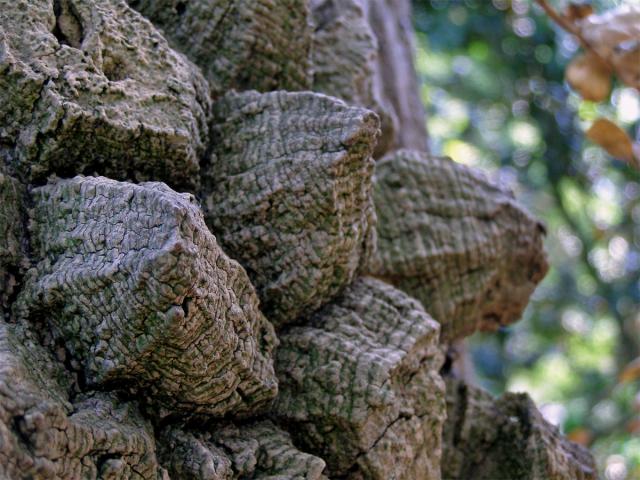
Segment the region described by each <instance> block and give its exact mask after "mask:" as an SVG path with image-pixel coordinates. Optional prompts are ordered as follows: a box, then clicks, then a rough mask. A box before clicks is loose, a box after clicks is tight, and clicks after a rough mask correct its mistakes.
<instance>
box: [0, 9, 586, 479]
mask: <svg viewBox="0 0 640 480" xmlns="http://www.w3.org/2000/svg"><path fill="white" fill-rule="evenodd" d="M130 6H133V7H135V8H136V9H138V10H139V11H140V12H143V13H144V14H145V15H147V16H148V17H149V18H150V19H151V20H152V21H153V22H154V23H155V25H156V26H154V25H152V23H151V22H150V21H148V20H147V19H145V18H144V17H143V16H142V14H140V13H139V12H138V11H136V10H134V9H133V8H131V7H130ZM160 29H161V30H162V32H161V31H160ZM164 35H166V36H167V38H168V40H165V38H164ZM411 35H412V32H411V26H410V18H409V1H408V0H400V1H395V0H394V1H391V0H278V1H276V0H255V1H251V0H183V1H178V0H158V1H151V0H129V2H128V4H127V3H126V2H125V0H104V1H98V0H33V1H31V0H0V118H2V121H0V282H1V283H0V478H7V479H9V480H14V479H25V480H26V479H30V480H33V479H35V480H40V479H43V480H44V479H49V478H56V479H62V480H67V479H68V480H75V479H91V480H93V479H98V478H99V479H150V480H151V479H156V480H171V479H173V480H177V479H190V478H193V479H205V480H206V479H208V480H230V479H234V480H236V479H237V480H241V479H242V480H248V479H260V480H290V479H300V480H302V479H306V480H327V479H328V478H334V479H353V480H391V479H393V480H418V479H419V480H440V479H441V474H440V470H441V464H442V468H443V472H444V478H449V477H447V475H451V476H452V477H451V478H459V479H461V480H463V479H467V478H469V479H470V478H474V479H476V478H478V479H479V480H482V479H491V480H495V479H496V475H497V476H499V475H503V474H504V475H508V476H510V477H506V478H509V480H511V479H512V478H524V479H525V480H527V479H530V480H542V479H545V480H547V479H548V478H550V479H551V480H568V479H570V478H571V479H573V478H576V479H584V480H591V479H592V478H594V475H595V474H594V469H593V460H592V458H591V457H590V455H589V454H588V452H586V451H584V450H582V449H580V448H578V447H576V446H574V445H572V444H570V443H569V442H567V441H566V440H565V439H563V438H562V437H561V436H559V434H558V432H557V431H556V430H554V429H553V428H552V427H550V426H549V425H548V424H546V423H545V422H544V421H543V420H542V419H541V417H540V415H539V413H538V412H537V410H535V407H534V406H533V404H532V402H531V401H530V400H529V399H528V398H527V397H524V396H518V395H511V394H510V395H505V396H504V397H503V398H501V399H499V400H494V399H491V398H490V397H488V396H487V395H486V394H484V393H483V392H481V391H476V390H475V389H472V388H471V387H466V386H456V387H455V388H450V389H449V391H448V398H447V401H448V405H445V392H444V383H443V380H442V378H441V377H440V375H439V372H440V371H441V368H445V367H444V366H443V354H442V352H443V351H444V350H446V347H447V345H446V344H447V343H448V342H450V341H451V340H453V339H455V338H457V337H460V336H462V335H466V334H469V333H471V332H473V331H474V330H475V329H476V328H490V327H495V326H497V325H500V324H504V323H508V322H511V321H514V320H516V319H517V317H518V316H519V314H520V311H521V310H522V308H524V305H525V304H526V301H527V299H528V296H529V294H530V293H531V291H532V290H533V288H534V287H535V284H536V283H537V281H538V280H539V279H540V278H541V277H542V276H543V275H544V272H545V271H546V261H545V259H544V254H543V252H542V246H541V242H542V235H543V228H542V227H541V225H540V224H539V223H538V222H537V221H535V220H534V219H533V218H531V217H530V216H529V215H528V214H527V213H526V212H525V211H524V210H523V209H522V207H520V206H519V205H518V204H517V203H516V202H515V201H514V200H513V197H512V196H511V194H510V193H509V192H506V191H504V190H503V189H501V188H500V187H499V186H496V185H493V184H491V183H490V182H488V181H487V180H486V179H485V178H484V177H483V176H482V175H480V174H478V173H477V172H475V171H473V170H471V169H468V168H466V167H462V166H459V165H456V164H453V163H452V162H450V161H448V160H444V159H437V158H434V157H429V156H428V155H427V154H426V153H419V152H410V151H395V152H394V153H392V154H390V155H389V156H388V157H386V158H385V159H383V160H380V161H379V162H378V163H377V165H375V164H374V161H373V159H372V156H375V157H376V158H378V156H380V155H381V154H382V153H383V152H385V151H387V150H389V149H390V150H392V151H393V150H394V149H397V148H398V147H411V148H415V149H418V150H425V149H426V148H427V145H426V142H427V137H426V131H425V128H424V127H425V126H424V111H423V110H422V107H421V103H420V96H419V90H418V82H417V79H416V78H415V71H414V68H413V63H412V58H411V54H412V53H411V49H412V46H411V42H412V37H411ZM170 45H171V46H173V47H175V48H176V49H178V50H180V51H182V53H177V52H176V51H174V50H173V49H172V47H171V46H170ZM183 54H184V56H183ZM187 57H188V58H189V59H190V60H189V59H187ZM192 61H193V62H194V63H195V64H192V63H191V62H192ZM196 64H197V65H198V66H196ZM200 69H202V71H201V70H200ZM314 69H315V74H314ZM308 88H312V89H315V90H320V91H321V92H324V93H328V94H331V95H334V96H335V97H340V98H342V99H343V100H344V101H343V100H340V99H338V98H334V97H330V96H327V95H326V94H323V93H313V92H301V91H299V90H306V89H308ZM281 89H286V90H281ZM256 90H259V91H263V93H259V92H258V91H256ZM273 90H276V91H273ZM288 90H291V91H296V92H291V91H288ZM212 98H213V99H214V100H215V102H214V103H212V100H211V99H212ZM345 101H346V102H349V103H350V104H355V106H350V105H349V104H347V103H345ZM369 108H370V109H372V110H374V111H370V110H368V109H369ZM376 113H377V115H376ZM379 117H380V118H381V121H382V137H380V119H379ZM378 140H379V142H378V143H377V146H376V141H378ZM374 170H375V178H374ZM83 175H107V176H108V177H111V178H106V177H100V176H83ZM160 181H164V182H165V183H167V184H169V186H167V185H166V184H165V183H159V182H160ZM374 187H375V190H374ZM176 189H177V190H180V191H183V190H184V191H187V192H191V193H197V194H198V195H200V198H201V199H202V201H203V206H202V207H201V206H200V205H199V204H198V203H197V201H196V199H195V197H194V196H193V195H190V194H189V193H178V192H177V191H176ZM374 201H375V207H374ZM376 209H377V211H378V214H379V216H380V219H381V221H380V225H379V226H378V228H377V229H376ZM209 228H210V229H211V230H209ZM376 232H378V234H379V238H376ZM214 235H215V237H214ZM218 242H219V243H218ZM376 246H377V247H378V248H379V253H377V254H376V253H375V250H376ZM223 249H224V251H223ZM245 269H246V270H245ZM368 271H369V272H372V273H373V274H375V275H377V276H379V277H383V278H384V280H386V281H388V282H390V283H385V281H383V280H382V279H375V278H372V277H363V275H364V274H366V273H367V272H368ZM391 283H393V284H395V287H394V286H392V285H391ZM402 290H404V292H403V291H402ZM408 294H410V295H414V296H416V299H413V298H411V297H410V296H408ZM507 294H508V297H507ZM420 302H423V303H424V306H423V304H422V303H420ZM427 311H428V312H430V314H432V315H433V316H434V317H435V318H436V319H438V320H440V322H441V323H442V326H440V325H438V323H437V322H436V321H435V320H433V319H432V317H431V316H430V315H429V314H427V313H426V312H427ZM263 312H264V313H263ZM265 314H266V316H265ZM267 318H268V319H269V320H272V321H273V324H272V323H271V322H270V321H268V320H267ZM273 325H275V326H276V327H277V328H278V331H279V335H280V341H281V342H282V344H281V347H280V348H279V349H277V350H276V346H277V344H278V343H279V340H278V338H276V334H275V330H274V326H273ZM441 330H442V333H443V335H442V336H443V342H444V343H445V344H444V345H442V344H441V343H439V332H440V331H441ZM450 353H453V350H452V349H450ZM274 355H275V356H277V358H274ZM274 360H277V362H276V365H275V367H274ZM276 369H277V375H276ZM446 369H448V370H447V371H451V366H450V365H449V366H446ZM454 371H455V369H454ZM279 385H280V386H279ZM278 389H280V392H279V393H278ZM445 407H447V408H448V409H449V414H450V415H449V421H448V423H447V424H446V425H445V430H444V442H445V446H446V450H445V452H444V457H443V458H442V459H441V456H442V442H443V436H442V430H443V425H444V424H445V414H446V408H445ZM441 460H442V462H441ZM476 473H477V474H478V475H480V476H476Z"/></svg>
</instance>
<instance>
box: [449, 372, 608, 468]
mask: <svg viewBox="0 0 640 480" xmlns="http://www.w3.org/2000/svg"><path fill="white" fill-rule="evenodd" d="M442 478H443V479H447V480H511V479H515V478H517V479H522V480H596V479H597V478H598V476H597V471H596V467H595V464H594V462H593V458H592V457H591V455H590V454H589V452H588V451H587V450H586V449H585V448H583V447H582V446H580V445H577V444H575V443H571V442H569V441H567V440H566V439H565V438H563V437H562V436H561V435H560V433H559V432H558V429H557V428H556V427H554V426H553V425H550V424H549V423H548V422H547V421H546V420H544V418H543V417H542V415H541V414H540V412H539V411H538V409H537V408H536V406H535V405H534V403H533V401H532V400H531V399H530V398H529V396H528V395H526V394H514V393H506V394H504V395H503V396H502V397H500V398H499V399H494V398H493V397H492V396H491V395H489V394H488V393H486V392H484V391H482V390H480V389H478V388H474V387H471V386H469V385H466V384H464V383H463V382H461V381H459V380H455V379H447V421H446V423H445V427H444V433H443V457H442Z"/></svg>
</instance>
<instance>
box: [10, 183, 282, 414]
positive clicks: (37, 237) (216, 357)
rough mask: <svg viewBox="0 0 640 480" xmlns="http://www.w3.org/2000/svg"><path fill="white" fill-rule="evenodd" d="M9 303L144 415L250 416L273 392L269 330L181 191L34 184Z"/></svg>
mask: <svg viewBox="0 0 640 480" xmlns="http://www.w3.org/2000/svg"><path fill="white" fill-rule="evenodd" d="M33 196H34V203H35V206H34V209H33V212H32V222H33V225H34V228H33V231H32V232H31V233H32V249H33V252H34V257H35V258H36V259H37V263H36V264H35V267H34V268H33V269H31V270H30V271H29V272H28V274H27V279H26V282H25V286H24V289H23V291H22V292H21V294H20V296H19V298H18V300H17V305H16V311H17V312H19V314H20V316H21V317H23V318H28V319H29V320H31V322H32V323H33V322H35V323H36V324H39V323H40V324H44V325H45V326H46V328H47V329H48V330H49V331H50V332H51V334H52V335H53V337H54V338H55V339H59V340H61V341H62V342H64V344H65V346H66V348H67V349H68V350H69V352H70V354H71V356H72V358H73V359H74V360H76V364H77V368H78V370H79V371H80V372H81V374H82V375H83V378H84V380H85V382H86V383H87V385H88V386H96V387H97V386H100V387H102V388H104V387H105V386H109V385H113V386H115V387H120V388H123V387H125V386H126V388H127V389H130V390H133V391H134V392H140V393H144V396H143V398H142V401H144V402H145V403H150V404H152V405H153V406H154V407H155V408H157V410H156V415H159V416H163V415H164V414H165V409H166V413H167V414H168V413H169V412H171V411H173V412H179V413H183V414H190V413H206V414H208V415H215V416H221V415H224V414H227V413H234V414H243V413H245V414H247V413H254V412H255V411H257V410H259V409H260V408H261V407H262V406H264V405H266V404H268V403H269V402H270V401H271V399H272V398H273V397H274V396H275V394H276V391H277V383H276V379H275V375H274V372H273V364H272V360H271V351H272V349H273V347H274V345H275V343H276V341H277V340H276V338H275V335H274V333H273V328H272V326H271V325H270V324H269V322H268V321H267V320H266V319H265V318H264V316H263V315H262V313H261V312H260V311H259V309H258V298H257V296H256V295H255V291H254V289H253V287H252V286H251V284H250V283H249V279H248V278H247V275H246V273H245V272H244V270H243V269H242V267H240V265H238V263H237V262H235V261H234V260H231V259H230V258H229V257H227V256H226V254H225V253H224V252H223V251H222V250H221V249H220V247H219V246H218V245H217V243H216V240H215V237H213V235H211V233H210V232H209V231H208V230H207V228H206V226H205V224H204V220H203V217H202V213H201V211H200V210H199V208H198V207H197V205H196V204H195V199H194V198H193V196H191V195H190V194H178V193H175V192H174V191H172V190H171V189H170V188H169V187H167V186H166V185H164V184H162V183H143V184H141V185H133V184H130V183H126V182H116V181H113V180H109V179H106V178H104V177H97V178H96V177H75V178H73V179H70V180H60V181H58V182H56V183H52V184H49V185H46V186H43V187H39V188H36V189H34V191H33Z"/></svg>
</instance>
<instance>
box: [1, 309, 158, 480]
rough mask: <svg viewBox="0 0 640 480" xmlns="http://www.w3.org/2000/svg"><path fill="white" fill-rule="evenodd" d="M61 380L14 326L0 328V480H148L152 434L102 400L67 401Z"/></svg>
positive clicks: (134, 416)
mask: <svg viewBox="0 0 640 480" xmlns="http://www.w3.org/2000/svg"><path fill="white" fill-rule="evenodd" d="M64 387H65V372H64V371H63V369H62V368H60V366H59V365H58V364H57V363H56V362H55V361H54V360H53V359H52V358H51V357H50V356H49V355H48V354H47V353H46V352H45V350H44V349H43V348H42V347H41V346H40V345H38V344H37V342H35V341H34V340H33V339H32V338H31V336H30V335H29V334H28V333H27V332H25V331H24V330H22V329H21V328H20V327H19V326H16V325H7V324H6V323H4V322H3V321H0V476H1V477H2V478H6V479H19V478H24V479H27V478H28V479H34V480H35V479H43V480H44V479H51V478H57V479H70V480H71V479H79V478H104V479H107V478H131V479H138V478H140V479H141V478H156V476H157V475H159V473H160V471H159V466H158V463H157V461H156V456H155V441H154V438H153V431H152V429H151V426H150V425H149V423H148V422H147V421H145V420H144V419H143V418H142V417H141V415H140V413H139V412H138V411H137V409H136V407H135V405H133V404H126V403H121V402H118V401H117V400H116V399H115V397H111V396H109V395H107V394H96V395H94V396H91V397H86V398H84V399H78V400H76V401H75V402H74V403H73V404H72V403H71V402H70V401H69V398H68V397H67V394H66V389H65V388H64Z"/></svg>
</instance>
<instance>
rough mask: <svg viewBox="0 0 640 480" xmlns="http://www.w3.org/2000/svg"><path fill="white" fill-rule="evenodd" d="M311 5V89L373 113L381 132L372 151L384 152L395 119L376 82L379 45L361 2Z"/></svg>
mask: <svg viewBox="0 0 640 480" xmlns="http://www.w3.org/2000/svg"><path fill="white" fill-rule="evenodd" d="M311 5H312V14H313V15H312V19H313V23H314V26H315V29H314V33H313V50H312V52H313V55H312V64H313V89H314V90H315V91H318V92H323V93H326V94H327V95H332V96H334V97H338V98H341V99H342V100H344V101H345V102H347V103H350V104H353V105H360V106H362V107H365V108H369V109H370V110H373V111H374V112H376V113H377V114H378V116H379V117H380V126H381V129H382V132H381V135H380V138H379V139H378V143H377V144H376V149H375V151H376V153H381V152H385V151H387V150H388V149H389V148H391V143H392V142H393V136H394V133H395V132H394V128H395V127H397V125H396V124H397V118H396V117H395V116H394V115H393V113H392V112H391V111H390V109H389V107H388V106H385V105H383V102H382V100H381V98H380V97H381V95H380V92H379V91H378V90H379V85H378V82H376V81H375V76H374V72H375V71H376V65H377V63H378V61H379V59H378V41H377V39H376V35H375V33H374V32H373V31H372V30H371V26H370V25H369V21H368V20H367V18H366V15H365V12H364V9H363V6H364V3H363V0H313V1H312V2H311Z"/></svg>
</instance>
